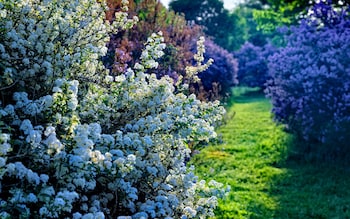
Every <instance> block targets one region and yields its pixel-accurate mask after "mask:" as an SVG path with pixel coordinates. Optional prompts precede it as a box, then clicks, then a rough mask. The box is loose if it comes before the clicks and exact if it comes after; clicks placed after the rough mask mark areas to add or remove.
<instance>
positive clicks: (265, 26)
mask: <svg viewBox="0 0 350 219" xmlns="http://www.w3.org/2000/svg"><path fill="white" fill-rule="evenodd" d="M310 2H312V1H309V0H267V1H266V2H265V6H264V7H263V8H261V9H256V10H254V12H253V16H254V20H255V21H256V22H257V25H258V26H257V27H258V29H261V30H263V31H264V32H266V33H272V32H273V31H274V30H275V29H276V28H277V27H280V26H285V25H287V26H289V25H293V24H297V22H298V20H299V17H300V16H301V12H303V11H305V9H307V8H308V7H309V6H310Z"/></svg>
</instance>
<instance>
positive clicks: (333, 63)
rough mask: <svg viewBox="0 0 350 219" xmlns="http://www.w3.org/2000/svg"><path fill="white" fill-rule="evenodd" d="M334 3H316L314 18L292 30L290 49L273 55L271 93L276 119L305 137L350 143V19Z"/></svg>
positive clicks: (336, 147)
mask: <svg viewBox="0 0 350 219" xmlns="http://www.w3.org/2000/svg"><path fill="white" fill-rule="evenodd" d="M346 10H349V7H347V8H346ZM346 10H345V9H344V10H340V11H339V10H335V9H334V8H333V7H332V6H331V4H330V2H320V3H318V4H315V6H314V7H313V10H310V11H309V16H310V17H309V19H304V20H303V21H302V23H301V24H300V25H299V26H295V27H293V28H291V35H290V36H289V37H288V45H287V47H286V48H282V49H281V50H280V51H279V52H277V53H276V54H275V55H273V56H271V57H270V60H269V62H270V63H269V69H270V73H271V76H272V78H273V79H272V80H271V81H269V87H268V88H267V94H268V96H269V97H270V98H271V99H272V103H273V106H274V107H273V113H274V115H275V119H276V120H277V121H278V122H281V123H283V124H285V125H286V127H287V129H288V130H290V131H292V132H294V133H297V134H298V135H299V136H300V137H302V138H304V139H305V140H308V141H310V142H312V141H320V142H324V143H331V144H332V145H331V147H329V149H330V150H335V151H337V150H340V149H341V145H344V146H345V145H346V144H347V143H348V142H349V134H348V132H349V128H350V122H349V121H350V114H349V112H350V111H349V103H350V99H349V92H350V90H349V89H350V75H349V72H350V65H349V63H350V62H349V54H348V51H350V44H349V40H350V39H349V36H350V19H349V17H348V11H346Z"/></svg>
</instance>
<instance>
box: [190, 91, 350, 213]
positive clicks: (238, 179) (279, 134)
mask: <svg viewBox="0 0 350 219" xmlns="http://www.w3.org/2000/svg"><path fill="white" fill-rule="evenodd" d="M270 110H271V104H270V103H269V101H268V100H267V99H266V98H264V96H263V95H262V94H259V93H258V92H257V91H256V90H253V91H251V90H244V91H243V92H236V94H235V96H234V101H233V102H232V103H231V104H230V105H229V106H228V114H227V121H226V124H225V125H224V126H222V127H220V128H219V130H218V133H219V134H221V135H222V140H223V143H222V144H217V145H211V146H208V147H206V148H204V149H202V150H201V152H200V153H199V154H197V155H196V156H194V157H193V159H192V160H191V164H194V165H195V166H196V174H197V175H198V176H200V177H201V178H203V179H206V180H211V179H215V180H216V181H218V182H222V183H224V184H227V185H230V186H231V192H230V193H229V194H228V196H227V198H226V199H225V200H220V203H219V206H218V208H217V210H216V218H234V219H236V218H238V219H239V218H263V219H265V218H281V219H282V218H283V219H285V218H327V219H328V218H339V219H343V218H350V168H347V167H346V165H340V164H339V163H338V164H336V163H325V162H320V161H314V160H309V159H306V158H307V156H303V155H302V154H301V152H298V151H297V150H296V148H297V147H294V146H293V145H294V142H295V141H294V139H293V137H292V136H291V135H288V134H286V133H285V132H284V131H283V129H282V127H279V126H276V124H275V123H274V122H273V121H272V117H271V114H270Z"/></svg>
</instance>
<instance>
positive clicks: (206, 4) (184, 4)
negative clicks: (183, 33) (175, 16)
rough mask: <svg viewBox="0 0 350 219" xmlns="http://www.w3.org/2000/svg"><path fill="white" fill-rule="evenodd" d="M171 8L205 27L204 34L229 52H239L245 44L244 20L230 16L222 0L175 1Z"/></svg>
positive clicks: (171, 3) (172, 2) (170, 5)
mask: <svg viewBox="0 0 350 219" xmlns="http://www.w3.org/2000/svg"><path fill="white" fill-rule="evenodd" d="M169 7H170V9H172V10H174V11H175V12H177V13H183V14H184V15H185V17H186V20H188V21H192V22H194V23H196V24H198V25H201V26H204V32H205V33H206V34H207V35H208V36H211V37H212V38H213V41H214V42H215V43H216V44H218V45H219V46H221V47H223V48H225V49H226V50H228V51H234V50H237V49H239V47H240V45H241V44H243V43H244V40H245V39H244V35H243V34H241V32H243V30H242V26H241V23H242V18H241V17H239V16H237V15H236V14H230V13H229V11H228V10H226V9H225V8H224V4H223V2H222V1H220V0H210V1H201V0H173V1H171V2H170V4H169Z"/></svg>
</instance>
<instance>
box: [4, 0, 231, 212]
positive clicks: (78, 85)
mask: <svg viewBox="0 0 350 219" xmlns="http://www.w3.org/2000/svg"><path fill="white" fill-rule="evenodd" d="M126 3H127V2H125V1H124V5H125V4H126ZM106 9H107V8H106V6H105V5H104V2H101V1H99V2H97V1H94V0H72V1H65V0H56V1H40V0H28V1H21V0H6V1H0V24H1V25H0V50H1V53H0V78H1V80H0V84H1V87H0V92H1V93H0V94H1V102H0V193H1V196H0V218H75V219H79V218H82V219H89V218H118V217H119V216H131V217H132V218H183V219H185V218H206V217H209V216H212V215H213V209H214V208H215V206H216V204H217V199H218V197H222V195H223V194H224V188H223V185H221V184H220V183H217V182H214V181H212V182H209V183H206V182H205V181H201V180H199V179H198V178H197V177H196V176H195V175H194V174H193V169H192V168H188V167H187V166H186V165H185V160H186V159H187V158H188V156H189V153H190V150H189V149H188V144H190V143H191V144H193V143H194V144H195V143H196V142H200V141H208V140H209V139H210V138H213V137H215V136H216V134H215V131H214V127H215V125H216V124H217V123H218V122H219V121H220V120H221V117H222V115H223V113H224V110H223V108H222V107H220V106H219V103H218V102H208V103H203V102H200V101H199V100H197V99H196V97H195V96H194V95H185V94H184V93H182V92H179V90H181V89H180V88H178V89H177V92H174V90H175V87H174V85H173V84H174V83H173V81H172V80H171V79H170V78H169V77H163V78H161V79H157V77H156V76H155V75H154V74H145V71H148V70H149V69H154V68H156V67H157V66H158V63H157V62H156V59H157V58H159V57H160V56H161V55H162V50H163V49H164V47H165V44H164V43H163V42H162V41H163V39H162V35H161V33H159V34H153V35H152V36H151V37H150V38H149V39H148V41H147V44H146V45H145V50H144V51H143V52H142V56H141V58H140V62H138V63H136V64H135V66H134V67H133V68H129V69H127V70H126V71H125V73H124V74H122V75H119V76H117V77H112V76H109V75H108V71H107V70H106V69H105V68H104V66H103V65H102V63H101V61H100V59H101V56H103V55H105V54H106V51H107V48H106V46H105V45H106V43H107V42H108V40H109V35H110V34H111V33H113V32H114V31H117V30H120V29H123V28H128V27H131V26H132V24H133V23H135V21H136V18H134V19H131V20H130V19H128V18H127V13H126V12H125V10H126V9H127V8H125V7H123V10H122V11H120V12H117V13H116V14H115V17H116V19H115V20H114V22H113V23H109V22H106V21H105V20H104V19H105V11H106ZM203 66H206V64H203V65H197V67H192V68H190V69H189V70H191V72H198V71H200V70H202V69H203ZM183 89H185V88H183Z"/></svg>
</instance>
